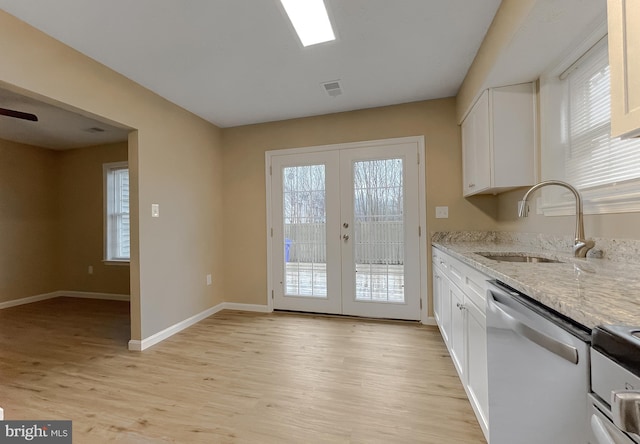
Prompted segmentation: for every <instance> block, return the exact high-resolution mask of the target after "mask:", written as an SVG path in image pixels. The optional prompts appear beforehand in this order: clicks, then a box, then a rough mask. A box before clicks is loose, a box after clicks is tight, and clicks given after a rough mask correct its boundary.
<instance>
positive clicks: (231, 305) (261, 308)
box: [222, 302, 271, 313]
mask: <svg viewBox="0 0 640 444" xmlns="http://www.w3.org/2000/svg"><path fill="white" fill-rule="evenodd" d="M222 305H223V306H224V307H223V309H224V310H238V311H255V312H257V313H270V312H271V310H269V306H268V305H260V304H240V303H238V302H223V303H222Z"/></svg>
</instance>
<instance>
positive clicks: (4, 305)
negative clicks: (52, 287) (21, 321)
mask: <svg viewBox="0 0 640 444" xmlns="http://www.w3.org/2000/svg"><path fill="white" fill-rule="evenodd" d="M58 296H60V295H59V294H58V292H57V291H52V292H51V293H44V294H37V295H35V296H29V297H26V298H20V299H14V300H12V301H6V302H0V310H1V309H3V308H9V307H15V306H16V305H24V304H31V303H32V302H39V301H44V300H46V299H53V298H57V297H58Z"/></svg>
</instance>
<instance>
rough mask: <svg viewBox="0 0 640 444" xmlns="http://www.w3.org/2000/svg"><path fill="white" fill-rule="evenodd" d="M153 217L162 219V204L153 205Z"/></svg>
mask: <svg viewBox="0 0 640 444" xmlns="http://www.w3.org/2000/svg"><path fill="white" fill-rule="evenodd" d="M151 217H160V204H151Z"/></svg>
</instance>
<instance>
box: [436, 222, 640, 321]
mask: <svg viewBox="0 0 640 444" xmlns="http://www.w3.org/2000/svg"><path fill="white" fill-rule="evenodd" d="M475 234H476V235H469V233H465V235H457V236H456V235H452V234H451V233H436V234H434V236H433V238H432V245H433V246H434V247H436V248H438V249H440V250H442V251H444V252H446V253H449V254H450V255H451V256H453V257H455V258H457V259H459V260H460V261H462V262H464V263H466V264H468V265H470V266H471V267H473V268H475V269H477V270H478V271H480V272H482V273H484V274H486V275H488V276H490V277H491V278H493V279H498V280H500V281H502V282H504V283H505V284H507V285H509V286H511V287H513V288H515V289H516V290H518V291H520V292H522V293H524V294H526V295H527V296H529V297H531V298H533V299H535V300H537V301H539V302H541V303H542V304H544V305H546V306H547V307H550V308H552V309H554V310H556V311H557V312H559V313H561V314H563V315H565V316H567V317H569V318H571V319H573V320H575V321H576V322H578V323H580V324H583V325H585V326H586V327H588V328H593V327H595V326H596V325H601V324H617V325H628V326H634V327H636V326H637V327H640V263H631V262H629V261H616V260H609V259H599V258H587V259H577V258H574V257H573V255H572V254H571V252H570V250H568V251H567V250H566V245H562V241H557V242H556V243H555V244H554V243H553V242H548V240H547V241H545V242H538V241H537V240H536V239H535V238H534V239H533V240H532V238H526V239H525V238H518V236H503V237H501V236H499V235H496V234H497V233H486V234H487V235H477V234H478V233H475ZM550 244H552V245H555V246H560V247H561V248H563V249H562V250H561V251H556V250H552V249H549V248H548V247H549V245H550ZM541 246H544V248H543V247H541ZM597 247H598V243H596V248H597ZM634 248H635V245H634ZM479 252H484V253H489V252H491V253H506V252H509V253H520V254H523V255H525V254H526V255H534V256H542V257H546V258H549V259H556V260H559V261H561V262H563V263H519V262H498V261H495V260H492V259H488V258H485V257H483V256H480V255H479V254H476V253H479ZM627 252H628V251H627ZM612 254H613V253H611V252H609V256H612ZM605 256H606V255H605Z"/></svg>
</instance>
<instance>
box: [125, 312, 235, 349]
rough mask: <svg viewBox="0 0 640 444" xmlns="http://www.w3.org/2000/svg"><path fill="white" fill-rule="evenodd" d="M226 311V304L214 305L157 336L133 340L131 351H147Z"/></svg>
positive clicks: (130, 346)
mask: <svg viewBox="0 0 640 444" xmlns="http://www.w3.org/2000/svg"><path fill="white" fill-rule="evenodd" d="M222 310H224V302H222V303H220V304H218V305H214V306H213V307H211V308H208V309H206V310H204V311H202V312H200V313H198V314H197V315H193V316H191V317H190V318H187V319H185V320H184V321H180V322H178V323H177V324H173V325H172V326H170V327H167V328H165V329H164V330H161V331H159V332H158V333H156V334H153V335H151V336H149V337H148V338H144V339H143V340H141V341H139V340H136V339H132V340H130V341H129V350H132V351H142V350H145V349H147V348H149V347H151V346H152V345H156V344H157V343H158V342H161V341H164V340H165V339H167V338H168V337H170V336H173V335H175V334H176V333H178V332H180V331H182V330H184V329H185V328H188V327H191V326H192V325H193V324H197V323H198V322H200V321H201V320H203V319H205V318H208V317H209V316H211V315H213V314H216V313H218V312H219V311H222Z"/></svg>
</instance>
